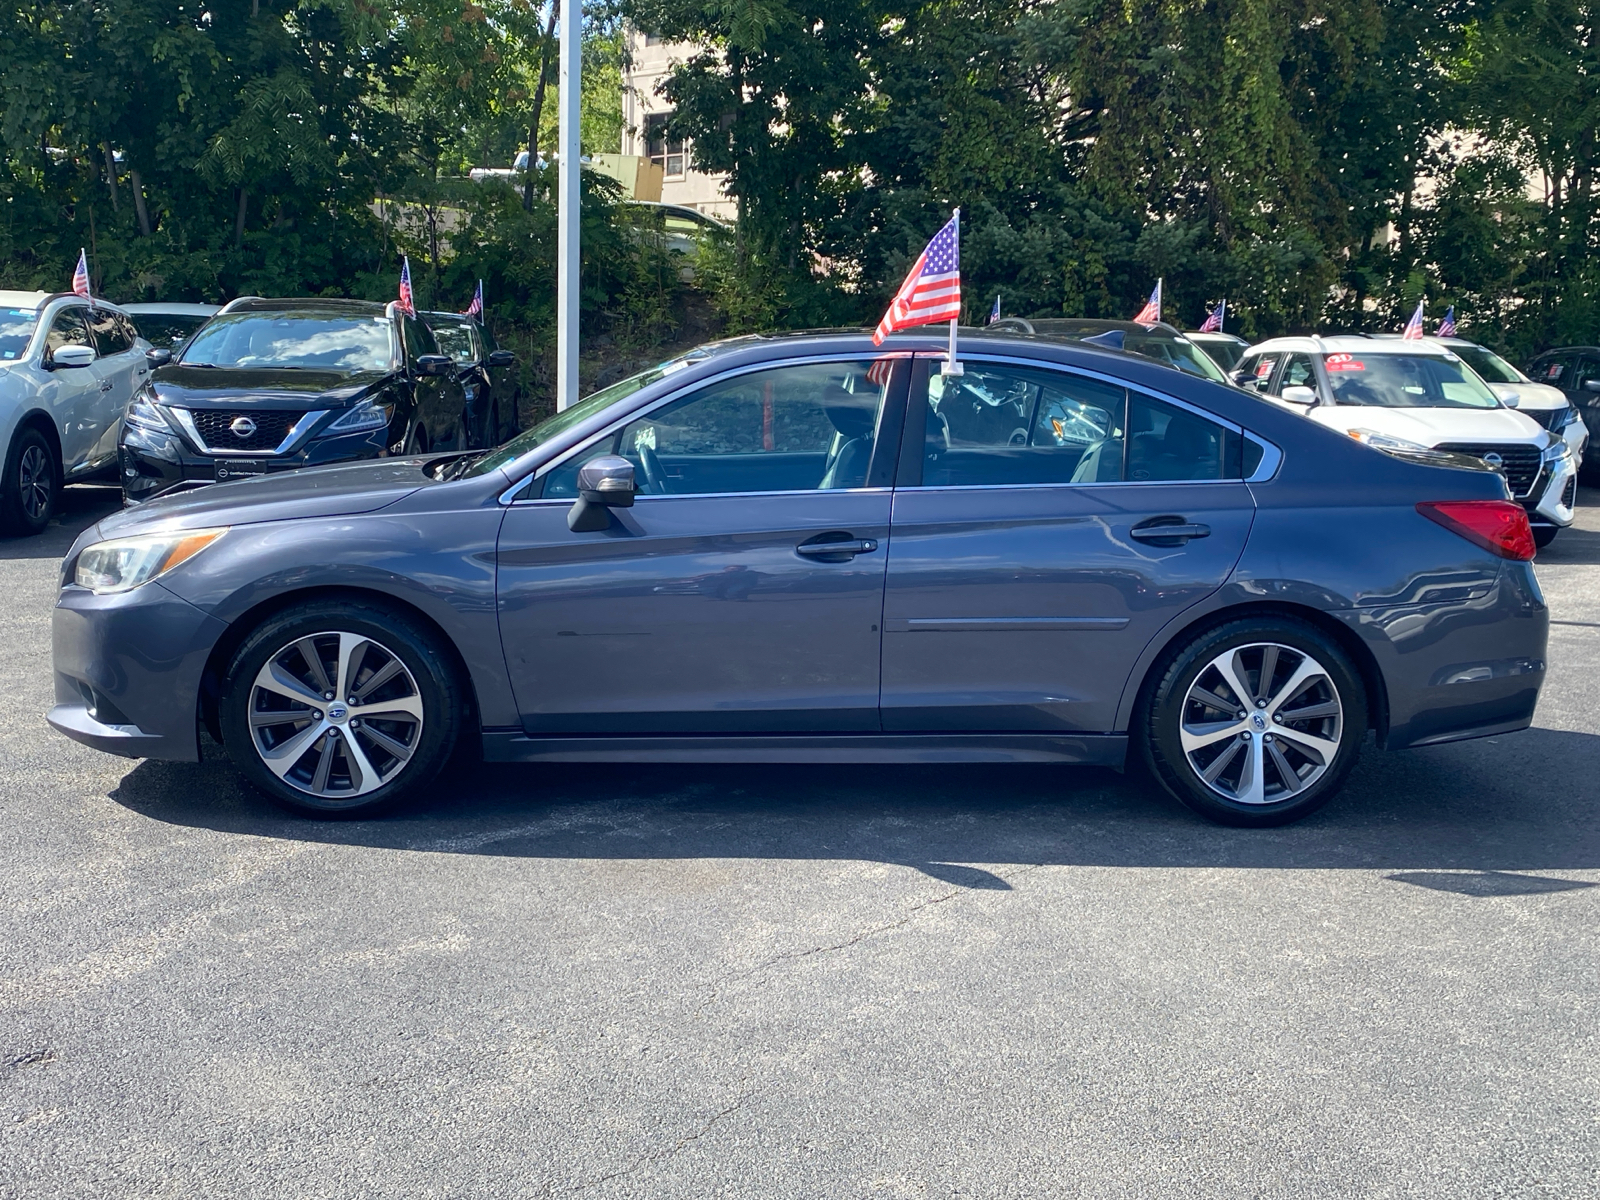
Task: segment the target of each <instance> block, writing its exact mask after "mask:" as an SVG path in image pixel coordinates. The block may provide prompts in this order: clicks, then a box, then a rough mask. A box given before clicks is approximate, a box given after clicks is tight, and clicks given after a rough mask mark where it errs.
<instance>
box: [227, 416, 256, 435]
mask: <svg viewBox="0 0 1600 1200" xmlns="http://www.w3.org/2000/svg"><path fill="white" fill-rule="evenodd" d="M228 428H229V429H231V430H232V431H233V436H234V437H242V438H247V437H249V436H250V435H251V434H252V433H254V432H255V431H256V423H255V422H254V421H252V420H251V419H250V418H249V417H235V418H234V419H233V424H232V425H229V426H228Z"/></svg>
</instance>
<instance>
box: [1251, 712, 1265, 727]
mask: <svg viewBox="0 0 1600 1200" xmlns="http://www.w3.org/2000/svg"><path fill="white" fill-rule="evenodd" d="M1250 724H1252V725H1254V726H1255V727H1256V728H1257V729H1265V728H1266V727H1267V718H1266V717H1265V716H1264V715H1263V714H1261V713H1258V712H1253V713H1251V714H1250Z"/></svg>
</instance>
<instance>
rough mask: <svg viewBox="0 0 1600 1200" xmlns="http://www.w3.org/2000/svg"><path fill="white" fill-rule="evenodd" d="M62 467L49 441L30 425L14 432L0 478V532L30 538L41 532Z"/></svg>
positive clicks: (52, 510) (47, 518)
mask: <svg viewBox="0 0 1600 1200" xmlns="http://www.w3.org/2000/svg"><path fill="white" fill-rule="evenodd" d="M60 480H61V466H60V464H59V463H58V462H56V453H55V450H54V449H53V448H52V447H51V445H50V442H49V440H48V439H47V438H46V437H45V436H44V434H42V433H40V432H39V431H38V430H37V429H35V428H33V426H31V425H30V426H27V427H26V428H24V429H20V430H18V431H17V435H16V436H15V437H13V438H12V439H11V449H10V451H9V452H8V453H7V454H6V462H5V477H4V478H3V479H0V531H3V532H5V533H9V534H16V535H22V536H27V537H31V536H32V535H34V534H36V533H43V532H44V528H45V526H47V525H48V524H50V514H51V513H52V512H54V511H55V506H56V489H57V487H58V486H59V484H60Z"/></svg>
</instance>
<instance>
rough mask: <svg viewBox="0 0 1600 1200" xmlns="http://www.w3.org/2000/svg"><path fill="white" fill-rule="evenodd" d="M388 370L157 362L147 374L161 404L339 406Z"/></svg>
mask: <svg viewBox="0 0 1600 1200" xmlns="http://www.w3.org/2000/svg"><path fill="white" fill-rule="evenodd" d="M391 378H393V376H392V375H391V374H389V373H387V372H382V371H357V372H351V371H310V370H292V369H288V368H284V367H277V368H266V367H185V366H170V367H162V368H161V369H160V370H158V371H157V372H156V373H155V374H154V375H153V376H152V377H151V380H150V383H151V386H152V387H154V388H155V390H156V394H157V395H158V396H159V397H161V401H162V403H164V404H172V405H176V406H177V407H179V408H240V407H245V406H254V407H257V408H277V409H285V408H287V409H303V410H309V409H317V408H343V407H345V406H346V405H349V404H354V403H355V402H356V401H357V400H360V399H362V398H363V397H365V396H367V395H369V394H370V393H372V392H373V391H375V390H376V389H378V388H379V387H381V386H382V385H383V384H384V383H386V382H388V381H389V380H390V379H391Z"/></svg>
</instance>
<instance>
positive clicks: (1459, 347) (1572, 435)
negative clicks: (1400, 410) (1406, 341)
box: [1426, 338, 1589, 463]
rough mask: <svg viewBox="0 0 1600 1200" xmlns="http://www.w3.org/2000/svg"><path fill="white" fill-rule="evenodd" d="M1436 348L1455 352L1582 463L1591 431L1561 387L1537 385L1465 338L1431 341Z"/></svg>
mask: <svg viewBox="0 0 1600 1200" xmlns="http://www.w3.org/2000/svg"><path fill="white" fill-rule="evenodd" d="M1426 340H1427V341H1429V342H1431V343H1432V344H1433V345H1435V346H1443V347H1444V348H1445V349H1446V350H1453V351H1454V352H1455V353H1457V354H1459V355H1460V356H1461V357H1462V358H1464V359H1466V360H1467V366H1469V367H1471V368H1472V369H1473V370H1474V371H1476V372H1477V373H1478V375H1479V376H1480V377H1481V378H1482V379H1483V381H1484V382H1485V383H1487V384H1488V385H1489V386H1490V388H1492V389H1493V390H1494V394H1495V395H1497V396H1499V397H1500V399H1501V401H1502V402H1503V403H1505V404H1506V405H1508V406H1509V407H1511V408H1515V409H1516V410H1517V411H1518V412H1519V413H1522V414H1524V415H1525V416H1528V417H1532V418H1533V419H1534V420H1535V421H1537V422H1539V424H1540V425H1543V426H1544V427H1545V428H1546V429H1548V430H1549V431H1550V432H1551V433H1554V434H1556V435H1558V436H1559V437H1560V438H1561V440H1562V441H1564V442H1566V443H1567V445H1569V446H1571V447H1572V457H1573V459H1574V460H1575V461H1577V462H1580V463H1581V462H1582V461H1583V447H1584V443H1586V442H1587V441H1588V440H1589V430H1588V427H1587V426H1586V425H1584V423H1583V417H1582V416H1581V415H1580V414H1579V412H1578V410H1577V408H1576V407H1575V406H1574V405H1573V403H1572V401H1570V400H1568V399H1567V394H1566V393H1565V392H1563V391H1562V390H1561V389H1560V388H1558V387H1551V386H1550V385H1549V384H1548V383H1535V382H1534V381H1533V380H1532V379H1529V378H1528V376H1527V375H1525V374H1524V373H1523V372H1521V371H1519V370H1517V369H1516V368H1515V367H1513V366H1512V365H1511V364H1510V363H1508V362H1507V361H1506V360H1505V359H1503V358H1501V357H1500V356H1499V355H1498V354H1496V353H1495V352H1494V351H1493V350H1490V349H1489V348H1488V347H1486V346H1480V345H1478V343H1477V342H1469V341H1467V340H1466V339H1465V338H1428V339H1426Z"/></svg>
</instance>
